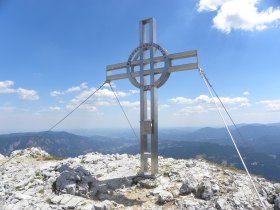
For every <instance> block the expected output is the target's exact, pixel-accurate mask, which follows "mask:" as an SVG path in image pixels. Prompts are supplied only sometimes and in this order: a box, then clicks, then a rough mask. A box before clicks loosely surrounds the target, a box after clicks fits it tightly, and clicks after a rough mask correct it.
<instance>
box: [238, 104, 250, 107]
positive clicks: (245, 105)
mask: <svg viewBox="0 0 280 210" xmlns="http://www.w3.org/2000/svg"><path fill="white" fill-rule="evenodd" d="M250 106H252V104H250V103H241V104H240V107H250Z"/></svg>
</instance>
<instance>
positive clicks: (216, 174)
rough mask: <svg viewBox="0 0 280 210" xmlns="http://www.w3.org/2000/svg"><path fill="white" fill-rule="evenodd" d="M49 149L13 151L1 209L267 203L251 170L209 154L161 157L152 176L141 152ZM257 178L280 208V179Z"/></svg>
mask: <svg viewBox="0 0 280 210" xmlns="http://www.w3.org/2000/svg"><path fill="white" fill-rule="evenodd" d="M47 155H48V154H47V153H46V152H44V151H42V150H41V149H39V148H29V149H25V150H19V151H14V152H13V153H12V156H13V157H14V158H13V159H12V160H11V161H9V162H7V163H5V164H4V165H3V166H2V167H0V174H1V176H0V209H81V210H87V209H165V208H167V209H187V210H192V209H193V210H197V209H209V210H214V209H227V210H236V209H240V210H241V209H248V210H253V209H259V208H261V206H260V204H259V202H257V201H256V196H255V195H254V194H253V191H252V189H251V185H250V184H249V183H250V180H249V178H248V177H247V176H246V174H242V173H239V172H238V171H233V170H229V169H224V168H222V167H219V166H216V165H212V164H209V163H207V162H206V161H204V160H199V159H188V160H176V159H173V158H163V157H159V174H158V175H157V176H147V175H139V174H138V172H139V170H140V167H139V162H140V156H139V155H135V156H134V155H127V154H112V155H111V154H108V155H103V154H100V153H88V154H86V155H81V156H79V157H75V158H67V159H64V160H60V161H56V160H48V159H47V158H46V159H44V158H37V157H42V156H47ZM33 157H36V158H33ZM4 161H5V160H4ZM0 162H3V160H1V159H0ZM252 179H253V180H254V182H255V185H256V188H257V189H258V191H259V192H260V195H261V198H262V200H263V201H264V202H265V205H266V208H267V210H273V209H274V210H275V209H276V210H280V194H279V186H280V184H279V183H271V182H269V181H267V180H265V179H263V178H258V177H255V176H252Z"/></svg>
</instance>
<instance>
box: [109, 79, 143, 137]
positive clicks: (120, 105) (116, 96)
mask: <svg viewBox="0 0 280 210" xmlns="http://www.w3.org/2000/svg"><path fill="white" fill-rule="evenodd" d="M109 85H110V87H111V90H112V91H113V93H114V96H115V98H116V100H117V102H118V104H119V105H120V107H121V110H122V112H123V114H124V116H125V118H126V120H127V122H128V124H129V126H130V128H131V130H132V132H133V134H134V136H135V138H136V139H137V140H138V137H137V135H136V132H135V130H134V129H133V127H132V125H131V122H130V120H129V119H128V117H127V115H126V113H125V111H124V108H123V106H122V104H121V102H120V100H119V98H118V96H117V94H116V92H115V90H114V88H113V87H112V85H111V83H110V82H109Z"/></svg>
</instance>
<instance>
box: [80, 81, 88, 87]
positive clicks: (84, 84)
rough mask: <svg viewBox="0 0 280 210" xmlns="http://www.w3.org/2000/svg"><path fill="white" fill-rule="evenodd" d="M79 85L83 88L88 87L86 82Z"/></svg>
mask: <svg viewBox="0 0 280 210" xmlns="http://www.w3.org/2000/svg"><path fill="white" fill-rule="evenodd" d="M80 87H81V88H83V89H88V83H87V82H83V83H81V84H80Z"/></svg>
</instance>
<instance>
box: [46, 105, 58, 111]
mask: <svg viewBox="0 0 280 210" xmlns="http://www.w3.org/2000/svg"><path fill="white" fill-rule="evenodd" d="M49 110H50V111H60V110H61V107H59V106H50V107H49Z"/></svg>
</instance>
